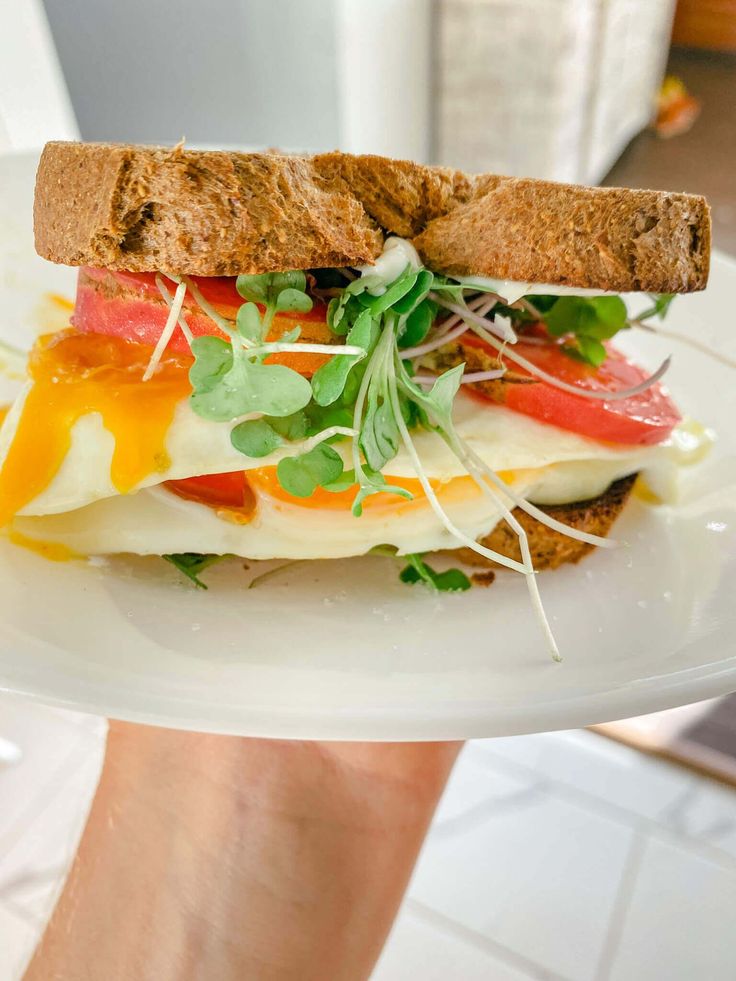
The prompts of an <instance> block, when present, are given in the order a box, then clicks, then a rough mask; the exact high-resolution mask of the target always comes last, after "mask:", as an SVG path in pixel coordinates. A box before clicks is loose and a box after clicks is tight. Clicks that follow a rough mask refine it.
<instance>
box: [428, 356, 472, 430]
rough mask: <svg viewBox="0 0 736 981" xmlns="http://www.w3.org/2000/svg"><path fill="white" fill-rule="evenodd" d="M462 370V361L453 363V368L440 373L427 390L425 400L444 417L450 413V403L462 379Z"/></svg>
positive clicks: (463, 366)
mask: <svg viewBox="0 0 736 981" xmlns="http://www.w3.org/2000/svg"><path fill="white" fill-rule="evenodd" d="M464 371H465V364H464V363H463V364H458V365H455V367H454V368H450V370H449V371H445V372H444V373H443V374H441V375H440V377H439V378H438V379H437V381H436V382H435V383H434V385H433V386H432V387H431V389H430V390H429V392H427V401H428V402H429V403H430V404H431V405H432V406H433V407H434V409H435V411H436V412H437V414H438V415H439V416H441V417H444V418H446V417H448V416H450V415H451V414H452V405H453V402H454V401H455V396H456V395H457V392H458V389H459V388H460V384H461V382H462V380H463V372H464Z"/></svg>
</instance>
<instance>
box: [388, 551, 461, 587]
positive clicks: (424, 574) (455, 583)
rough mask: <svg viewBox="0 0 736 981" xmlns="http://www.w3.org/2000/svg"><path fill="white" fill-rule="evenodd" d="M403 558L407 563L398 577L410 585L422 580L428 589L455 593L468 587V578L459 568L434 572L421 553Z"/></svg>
mask: <svg viewBox="0 0 736 981" xmlns="http://www.w3.org/2000/svg"><path fill="white" fill-rule="evenodd" d="M404 558H405V559H406V560H407V561H408V563H409V564H408V565H407V566H405V567H404V568H403V569H402V570H401V572H400V573H399V579H400V580H401V581H402V582H405V583H409V584H410V585H413V584H414V583H418V582H423V583H425V584H426V585H427V586H429V587H430V589H434V590H438V591H439V592H452V593H455V592H464V591H465V590H466V589H470V586H471V583H470V580H469V579H468V577H467V576H466V575H465V573H464V572H462V571H461V570H460V569H446V570H445V571H444V572H436V571H435V570H434V569H433V568H432V567H431V566H429V565H427V563H426V562H425V561H424V558H423V556H422V555H405V556H404Z"/></svg>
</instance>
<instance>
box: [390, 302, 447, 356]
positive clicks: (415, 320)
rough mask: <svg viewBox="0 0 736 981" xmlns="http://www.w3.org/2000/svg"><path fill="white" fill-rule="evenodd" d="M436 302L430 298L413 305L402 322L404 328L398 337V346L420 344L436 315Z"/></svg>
mask: <svg viewBox="0 0 736 981" xmlns="http://www.w3.org/2000/svg"><path fill="white" fill-rule="evenodd" d="M437 309H438V308H437V304H436V303H433V302H432V301H431V300H422V302H421V303H420V304H419V306H417V307H415V308H414V309H413V310H412V311H411V313H410V314H409V316H408V317H407V319H406V322H405V323H404V329H403V332H402V333H401V336H400V337H399V347H402V348H408V347H416V346H417V345H418V344H421V343H422V341H423V340H424V338H425V337H426V336H427V334H428V333H429V331H430V328H431V326H432V324H433V323H434V321H435V318H436V317H437Z"/></svg>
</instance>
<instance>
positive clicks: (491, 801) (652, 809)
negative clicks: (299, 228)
mask: <svg viewBox="0 0 736 981" xmlns="http://www.w3.org/2000/svg"><path fill="white" fill-rule="evenodd" d="M78 136H81V137H82V138H83V139H86V140H115V141H129V142H152V143H165V144H166V143H170V144H173V143H176V142H177V141H178V140H180V139H181V138H182V137H186V140H187V143H188V144H190V145H229V146H233V145H235V146H245V147H252V148H257V147H267V146H270V147H280V148H283V149H286V150H326V149H333V148H335V147H339V148H340V149H343V150H347V151H354V152H375V153H383V154H388V155H393V156H399V157H408V158H413V159H416V160H420V161H427V162H436V163H441V164H446V165H450V166H455V167H460V168H463V169H466V170H469V171H475V172H481V171H495V172H499V173H505V174H519V175H521V174H523V175H528V176H536V177H543V178H550V179H556V180H565V181H581V182H588V183H605V184H619V185H623V186H639V187H642V186H644V187H647V186H648V187H658V188H665V189H671V190H678V191H679V190H685V191H691V192H696V193H701V194H705V195H707V196H708V198H709V200H710V202H711V205H712V208H713V217H714V237H715V244H716V246H717V247H719V248H720V249H722V250H724V251H725V252H728V253H731V254H732V255H736V167H735V166H734V161H735V160H736V0H678V2H676V0H208V2H207V3H206V4H203V3H201V2H195V0H179V2H178V3H174V4H171V3H169V4H163V3H160V2H155V0H127V2H126V3H120V2H117V3H116V2H112V0H0V152H1V151H3V150H5V151H7V150H10V151H13V150H24V149H34V148H37V147H38V146H40V145H41V144H42V143H43V142H45V140H47V139H52V138H76V137H78ZM0 733H1V734H2V737H4V740H5V741H3V739H0V981H13V979H15V978H17V977H19V976H20V971H21V966H22V962H23V960H24V959H25V957H27V955H28V952H29V951H30V949H31V948H32V946H33V943H35V940H36V938H37V936H38V934H39V932H40V930H41V929H42V928H43V924H44V921H45V917H46V915H47V914H48V910H49V908H50V905H51V903H52V902H53V896H54V894H55V892H56V890H57V889H58V887H59V884H60V882H61V881H62V879H63V876H64V874H65V871H66V868H67V864H68V862H69V859H70V856H71V855H72V854H73V850H74V847H75V842H76V839H77V837H78V835H79V833H80V831H81V827H82V823H83V821H84V816H85V811H86V808H87V805H88V803H89V800H90V797H91V794H92V793H93V790H94V786H95V781H96V779H97V774H98V772H99V765H100V759H101V753H102V746H103V740H104V723H103V721H102V720H96V719H94V718H91V717H82V716H75V715H73V714H72V713H62V712H57V711H55V710H52V709H44V708H43V707H41V706H32V705H28V704H25V703H19V702H12V701H10V700H7V699H4V700H3V701H2V703H0ZM603 737H606V738H603ZM734 787H736V696H732V697H731V698H726V699H720V700H718V701H715V702H708V703H701V704H699V705H694V706H689V707H686V708H683V709H678V710H673V711H671V712H663V713H658V714H656V715H652V716H648V717H646V718H641V719H632V720H626V721H624V722H620V723H616V724H612V725H607V726H601V727H598V728H597V729H596V731H595V732H591V731H586V732H576V733H562V734H547V735H537V736H528V737H518V738H515V739H500V740H492V741H478V742H475V743H473V744H472V745H471V746H469V747H468V749H467V750H466V751H465V753H464V755H463V757H462V760H461V764H460V766H459V767H458V769H457V770H456V772H455V775H454V777H453V781H452V783H451V785H450V787H449V789H448V792H447V794H446V796H445V799H444V800H443V804H442V806H441V808H440V812H439V815H438V818H437V820H436V822H435V825H434V827H433V831H432V833H431V835H430V838H429V840H428V843H427V846H426V848H425V850H424V853H423V856H422V860H421V862H420V865H419V868H418V870H417V873H416V875H415V877H414V880H413V882H412V886H411V887H410V890H409V895H408V899H407V901H406V903H405V904H404V908H403V911H402V914H401V917H400V919H399V922H398V925H397V927H396V929H395V931H394V933H393V934H392V938H391V940H390V942H389V945H388V948H387V951H386V953H385V954H384V956H383V958H382V960H381V963H380V964H379V968H378V969H377V971H376V975H375V978H376V979H378V978H380V979H383V981H387V979H401V981H403V979H405V978H410V977H412V978H413V977H418V978H422V981H427V979H428V981H432V979H436V981H445V979H449V978H453V979H454V978H462V979H463V981H473V979H476V978H477V979H481V978H483V979H486V978H487V979H491V981H523V979H535V978H536V979H547V981H549V979H552V981H554V979H557V981H560V979H561V981H606V979H612V981H678V979H679V981H694V979H701V978H702V979H703V981H731V979H733V978H735V977H736V948H735V947H734V945H733V943H732V941H731V931H732V926H731V924H732V922H733V917H734V915H735V914H736V794H734V789H733V788H734ZM499 843H500V845H499Z"/></svg>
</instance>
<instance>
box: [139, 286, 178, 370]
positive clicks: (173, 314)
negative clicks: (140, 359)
mask: <svg viewBox="0 0 736 981" xmlns="http://www.w3.org/2000/svg"><path fill="white" fill-rule="evenodd" d="M186 292H187V288H186V285H185V284H184V283H179V285H178V286H177V287H176V292H175V293H174V299H173V301H172V303H171V307H170V308H169V315H168V317H167V318H166V323H165V324H164V329H163V330H162V331H161V334H160V336H159V339H158V341H157V342H156V347H155V348H154V349H153V354H152V355H151V358H150V360H149V362H148V366H147V367H146V370H145V371H144V372H143V381H144V382H147V381H150V380H151V378H153V373H154V371H155V370H156V368H157V367H158V363H159V361H160V360H161V357H162V355H163V353H164V351H165V350H166V345H167V344H168V343H169V341H170V340H171V335H172V334H173V333H174V330H175V328H176V324H177V321H178V320H179V314H180V313H181V305H182V303H183V302H184V296H185V295H186Z"/></svg>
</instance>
